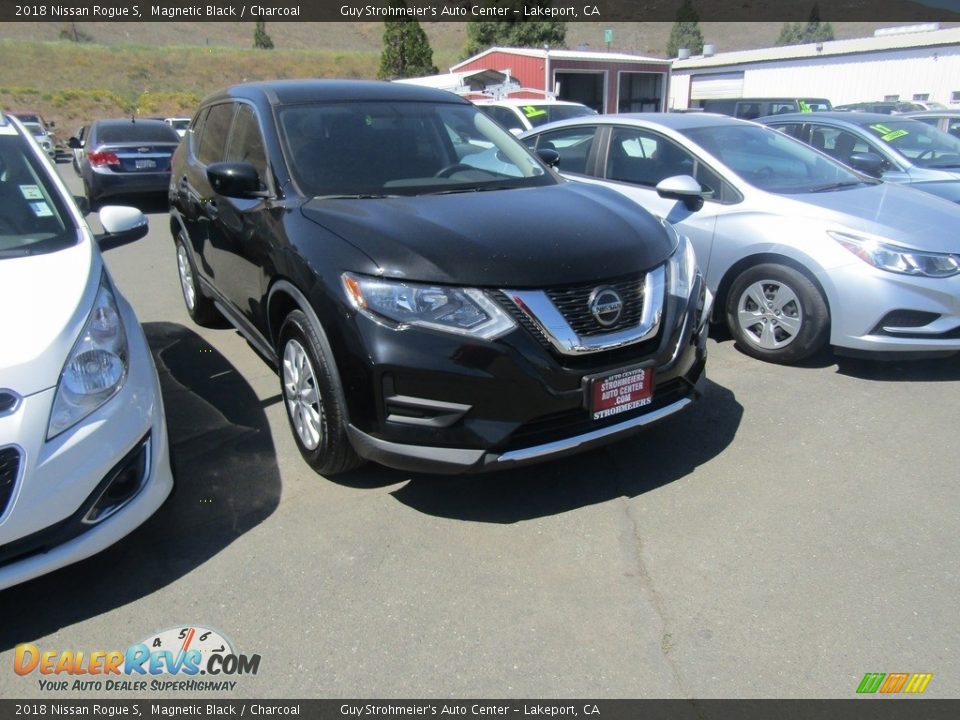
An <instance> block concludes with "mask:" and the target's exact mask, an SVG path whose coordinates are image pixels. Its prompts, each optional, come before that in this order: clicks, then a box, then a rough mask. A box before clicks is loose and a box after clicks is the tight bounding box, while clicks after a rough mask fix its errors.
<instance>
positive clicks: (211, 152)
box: [197, 103, 233, 165]
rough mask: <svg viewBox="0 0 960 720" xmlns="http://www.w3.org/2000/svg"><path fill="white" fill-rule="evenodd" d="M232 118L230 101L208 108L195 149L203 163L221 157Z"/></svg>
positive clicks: (217, 159)
mask: <svg viewBox="0 0 960 720" xmlns="http://www.w3.org/2000/svg"><path fill="white" fill-rule="evenodd" d="M232 119H233V104H232V103H223V104H221V105H214V106H213V107H211V108H210V111H209V112H208V113H207V117H206V120H205V121H204V123H203V134H202V135H201V136H200V146H199V148H198V150H197V159H198V160H199V161H200V162H201V163H203V164H204V165H209V164H211V163H215V162H220V161H221V160H222V159H223V149H224V145H225V143H226V140H227V132H228V131H229V130H230V121H231V120H232Z"/></svg>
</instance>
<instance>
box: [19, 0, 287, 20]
mask: <svg viewBox="0 0 960 720" xmlns="http://www.w3.org/2000/svg"><path fill="white" fill-rule="evenodd" d="M14 15H15V17H17V18H40V19H43V18H48V19H51V20H57V19H60V18H90V19H91V20H94V19H99V20H116V19H122V18H126V19H130V20H139V19H148V20H149V19H157V20H175V19H179V18H197V19H204V18H207V19H216V18H220V19H231V18H236V19H238V20H240V19H243V18H273V19H280V18H297V17H300V16H301V15H302V12H301V8H300V5H298V4H295V3H294V4H288V5H258V4H255V3H251V4H243V5H232V4H229V5H227V4H217V5H202V4H197V5H177V6H169V7H168V6H166V5H150V4H143V5H128V4H122V5H120V4H118V5H109V4H100V3H94V4H83V5H70V4H66V3H47V4H38V3H33V4H29V5H28V4H24V5H19V4H18V5H16V6H15V9H14Z"/></svg>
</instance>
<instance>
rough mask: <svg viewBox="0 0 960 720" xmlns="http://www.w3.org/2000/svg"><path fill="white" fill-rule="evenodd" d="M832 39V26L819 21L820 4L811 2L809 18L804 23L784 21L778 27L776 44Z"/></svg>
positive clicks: (797, 43)
mask: <svg viewBox="0 0 960 720" xmlns="http://www.w3.org/2000/svg"><path fill="white" fill-rule="evenodd" d="M828 40H833V26H832V25H831V24H830V23H828V22H826V23H825V22H821V21H820V6H819V5H818V4H817V3H814V4H813V8H812V9H811V10H810V19H809V20H807V22H805V23H790V22H786V23H784V24H783V27H782V28H780V37H779V38H777V45H803V44H805V43H815V42H826V41H828Z"/></svg>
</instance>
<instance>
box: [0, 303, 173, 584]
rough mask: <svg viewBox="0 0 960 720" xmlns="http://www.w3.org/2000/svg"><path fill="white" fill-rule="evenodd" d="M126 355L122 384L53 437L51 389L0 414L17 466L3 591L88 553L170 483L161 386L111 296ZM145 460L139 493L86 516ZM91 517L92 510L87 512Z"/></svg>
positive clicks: (134, 325)
mask: <svg viewBox="0 0 960 720" xmlns="http://www.w3.org/2000/svg"><path fill="white" fill-rule="evenodd" d="M117 302H118V307H119V309H120V312H121V314H122V316H123V321H124V327H125V329H126V332H127V338H128V342H129V352H130V369H129V373H128V376H127V379H126V382H125V383H124V386H123V388H122V389H121V391H120V392H119V393H118V394H117V395H116V396H115V397H113V398H111V399H110V400H109V401H108V402H107V403H105V404H104V405H103V406H102V407H100V408H99V409H98V410H97V411H96V412H94V413H93V414H91V415H89V416H88V417H87V418H85V419H84V420H82V421H81V422H80V423H79V424H77V425H75V426H74V427H72V428H70V429H69V430H67V431H66V432H64V433H62V434H61V435H58V436H57V437H55V438H53V439H52V440H50V441H47V440H46V432H47V423H48V421H49V418H50V408H51V405H52V403H53V396H54V389H52V388H51V389H48V390H45V391H43V392H40V393H36V394H34V395H30V396H28V397H25V398H22V400H21V401H20V403H19V404H18V406H17V407H16V409H15V411H14V412H13V413H11V414H8V415H6V416H4V417H0V446H7V445H15V446H16V447H17V448H18V450H19V453H20V461H19V462H20V469H19V471H18V473H17V478H16V482H15V486H14V487H13V491H12V493H11V494H10V497H9V499H8V501H7V503H6V509H5V510H4V511H3V512H2V513H0V590H2V589H4V588H7V587H10V586H12V585H16V584H18V583H22V582H25V581H27V580H30V579H32V578H35V577H38V576H40V575H43V574H45V573H48V572H51V571H53V570H56V569H58V568H61V567H64V566H66V565H69V564H72V563H75V562H78V561H79V560H82V559H84V558H87V557H90V556H91V555H94V554H96V553H98V552H100V551H101V550H103V549H105V548H107V547H109V546H110V545H112V544H114V543H115V542H117V541H118V540H120V539H121V538H122V537H124V536H125V535H127V534H128V533H130V532H131V531H132V530H133V529H135V528H136V527H138V526H139V525H140V524H142V523H143V522H144V521H145V520H146V519H147V518H149V517H150V516H151V515H152V514H153V513H154V512H155V511H156V509H157V508H158V507H160V505H161V504H162V503H163V501H164V500H165V499H166V497H167V496H168V495H169V494H170V491H171V490H172V488H173V475H172V472H171V469H170V454H169V446H168V438H167V429H166V423H165V421H164V416H163V402H162V398H161V395H160V385H159V381H158V379H157V372H156V369H155V367H154V364H153V359H152V357H151V355H150V351H149V348H148V346H147V342H146V338H145V337H144V335H143V331H142V329H141V328H140V325H139V324H138V322H137V319H136V317H135V316H134V314H133V311H132V309H131V308H130V306H129V305H128V304H127V302H126V301H125V300H124V299H123V298H122V297H120V296H118V297H117ZM136 462H143V463H144V465H143V467H142V469H141V473H142V477H141V478H140V482H139V485H138V490H137V491H136V492H135V493H133V494H132V495H131V497H130V499H128V500H127V501H126V502H125V504H122V506H121V507H119V509H118V510H116V511H115V512H114V513H113V514H110V515H109V516H106V517H104V518H103V519H102V520H101V521H100V522H96V523H93V524H91V523H90V522H89V521H88V522H84V517H85V516H88V513H89V510H90V508H91V507H92V506H93V505H94V504H97V502H98V500H100V499H101V496H102V494H103V492H104V487H105V485H106V484H108V483H109V481H110V479H111V478H112V477H115V474H116V473H117V472H119V471H121V470H123V469H124V467H125V466H127V465H131V464H134V463H136ZM87 519H88V520H89V517H87Z"/></svg>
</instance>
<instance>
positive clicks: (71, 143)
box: [67, 137, 83, 150]
mask: <svg viewBox="0 0 960 720" xmlns="http://www.w3.org/2000/svg"><path fill="white" fill-rule="evenodd" d="M67 146H68V147H70V149H71V150H79V149H80V148H82V147H83V143H82V142H80V139H79V138H76V137H72V138H70V139H69V140H67Z"/></svg>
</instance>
